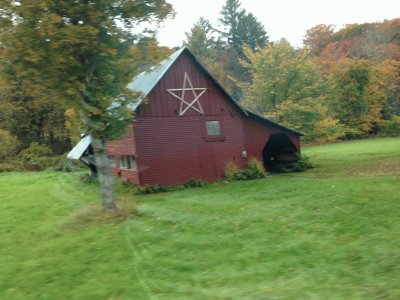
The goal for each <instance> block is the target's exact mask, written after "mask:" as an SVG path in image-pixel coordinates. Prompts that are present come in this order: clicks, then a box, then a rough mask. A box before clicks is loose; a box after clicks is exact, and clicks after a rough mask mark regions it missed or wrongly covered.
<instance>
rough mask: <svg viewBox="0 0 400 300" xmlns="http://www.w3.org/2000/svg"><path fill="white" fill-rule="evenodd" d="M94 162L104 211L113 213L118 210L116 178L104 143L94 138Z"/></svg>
mask: <svg viewBox="0 0 400 300" xmlns="http://www.w3.org/2000/svg"><path fill="white" fill-rule="evenodd" d="M92 146H93V148H94V160H95V163H96V168H97V176H98V178H99V184H100V192H101V198H102V205H103V210H104V211H105V212H112V211H116V210H117V204H116V202H115V193H114V178H113V176H112V174H111V168H110V162H109V159H108V156H107V152H106V149H105V145H104V142H103V141H101V140H98V139H96V138H93V140H92Z"/></svg>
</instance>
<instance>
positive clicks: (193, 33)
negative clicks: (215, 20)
mask: <svg viewBox="0 0 400 300" xmlns="http://www.w3.org/2000/svg"><path fill="white" fill-rule="evenodd" d="M214 34H215V29H214V28H213V27H212V26H211V23H210V21H208V20H207V19H204V18H203V17H201V18H200V19H199V20H198V21H197V22H196V23H195V24H194V25H193V27H192V28H191V29H190V31H189V32H186V33H185V35H186V40H185V41H184V42H183V44H184V46H186V47H188V48H189V49H190V51H192V52H193V54H194V55H196V57H199V58H201V59H205V58H207V57H210V55H213V54H214V57H213V58H214V59H216V58H217V57H215V51H216V48H217V46H218V42H217V41H216V38H215V36H214Z"/></svg>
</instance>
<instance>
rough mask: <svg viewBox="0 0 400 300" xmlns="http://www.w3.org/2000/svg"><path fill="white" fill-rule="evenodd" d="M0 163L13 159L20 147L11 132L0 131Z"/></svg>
mask: <svg viewBox="0 0 400 300" xmlns="http://www.w3.org/2000/svg"><path fill="white" fill-rule="evenodd" d="M0 141H1V142H0V161H4V160H6V159H11V158H12V157H13V156H14V155H15V154H16V152H17V150H18V147H19V145H20V143H19V141H18V139H17V138H16V137H15V136H13V135H12V134H11V133H10V132H9V131H7V130H3V129H0Z"/></svg>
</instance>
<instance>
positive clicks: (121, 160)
mask: <svg viewBox="0 0 400 300" xmlns="http://www.w3.org/2000/svg"><path fill="white" fill-rule="evenodd" d="M119 168H120V169H126V159H125V155H121V156H120V157H119Z"/></svg>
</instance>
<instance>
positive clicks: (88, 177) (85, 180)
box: [79, 173, 99, 184]
mask: <svg viewBox="0 0 400 300" xmlns="http://www.w3.org/2000/svg"><path fill="white" fill-rule="evenodd" d="M79 179H80V180H81V181H82V182H83V183H86V184H97V183H98V182H99V181H98V179H97V177H93V176H92V175H90V174H88V173H86V174H83V175H81V176H80V177H79Z"/></svg>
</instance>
